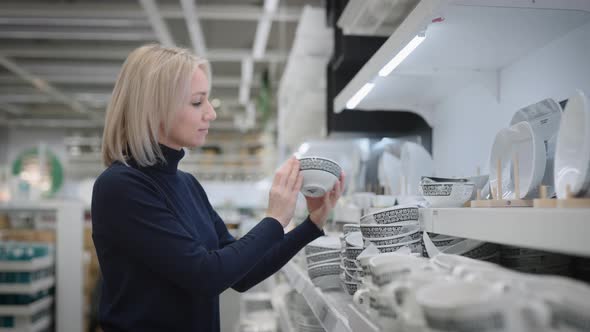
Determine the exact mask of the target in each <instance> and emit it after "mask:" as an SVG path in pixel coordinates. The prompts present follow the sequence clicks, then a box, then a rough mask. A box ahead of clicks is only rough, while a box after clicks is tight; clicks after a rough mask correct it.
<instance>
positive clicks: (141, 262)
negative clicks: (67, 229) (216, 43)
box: [92, 45, 342, 332]
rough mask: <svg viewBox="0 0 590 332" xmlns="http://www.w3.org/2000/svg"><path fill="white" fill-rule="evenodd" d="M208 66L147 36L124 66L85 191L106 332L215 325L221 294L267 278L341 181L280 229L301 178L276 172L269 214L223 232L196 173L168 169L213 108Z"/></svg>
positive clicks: (320, 217) (315, 223)
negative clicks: (99, 162)
mask: <svg viewBox="0 0 590 332" xmlns="http://www.w3.org/2000/svg"><path fill="white" fill-rule="evenodd" d="M209 79H210V78H209V65H208V63H207V62H206V61H205V60H203V59H200V58H198V57H196V56H194V55H192V54H191V53H190V52H189V51H187V50H184V49H179V48H165V47H161V46H159V45H147V46H143V47H140V48H138V49H136V50H135V51H133V52H132V53H131V54H130V55H129V57H128V58H127V60H126V61H125V63H124V64H123V68H122V69H121V73H120V74H119V77H118V79H117V82H116V84H115V88H114V91H113V96H112V100H111V103H110V104H109V107H108V109H107V114H106V121H105V128H104V134H103V159H104V162H105V164H106V165H107V167H108V168H107V169H106V170H105V171H104V172H103V173H102V174H101V175H100V176H99V177H98V179H97V180H96V182H95V185H94V190H93V196H92V226H93V239H94V244H95V246H96V251H97V254H98V259H99V262H100V267H101V272H102V275H103V279H104V280H103V290H102V298H101V301H100V309H99V311H100V312H99V320H100V323H101V326H102V328H103V329H104V331H106V332H109V331H141V332H146V331H219V294H220V293H221V292H223V291H224V290H226V289H227V288H230V287H231V288H233V289H235V290H237V291H240V292H243V291H245V290H247V289H249V288H250V287H252V286H254V285H256V284H257V283H258V282H260V281H262V280H264V279H266V278H267V277H269V276H270V275H272V274H273V273H275V272H276V271H277V270H279V269H280V268H281V267H282V266H283V265H284V264H285V263H287V262H288V261H289V259H291V258H292V257H293V255H295V254H296V253H297V252H298V251H299V250H300V249H301V248H303V247H304V246H305V245H306V244H307V243H309V242H310V241H312V240H314V239H315V238H317V237H319V236H321V235H323V231H322V227H323V225H324V223H325V222H326V219H327V217H328V214H329V213H330V211H331V210H332V209H333V207H334V205H335V203H336V201H337V200H338V198H339V197H340V195H341V187H342V186H341V184H340V183H341V182H342V177H341V178H340V181H339V182H338V183H337V184H336V186H335V187H334V190H333V191H332V192H331V193H329V194H327V195H326V196H324V197H323V198H319V199H307V206H308V210H309V211H310V216H309V217H308V218H307V219H306V220H305V221H304V222H303V223H302V224H301V225H299V226H297V227H296V228H295V229H294V230H292V231H291V232H289V233H288V234H284V232H283V228H284V227H286V226H287V225H288V224H289V222H290V220H291V218H292V217H293V213H294V209H295V202H296V199H297V194H298V192H299V190H300V188H301V183H302V175H301V173H299V162H298V161H297V160H296V159H295V158H291V159H289V160H288V161H287V162H286V163H285V164H283V165H282V166H281V167H280V169H279V170H278V171H277V173H276V175H275V177H274V180H273V184H272V187H271V190H270V195H269V205H268V210H267V212H266V215H267V217H266V218H264V219H262V221H260V223H259V224H258V225H257V226H256V227H254V228H253V229H252V230H251V231H250V232H249V233H248V234H246V235H245V236H244V237H242V238H241V239H240V240H237V241H236V240H235V239H234V238H233V237H232V236H231V235H230V234H229V233H228V231H227V228H226V227H225V224H224V223H223V221H222V220H221V218H220V217H219V215H218V214H217V213H216V212H215V211H214V210H213V208H212V207H211V204H210V203H209V201H208V199H207V195H206V193H205V191H204V190H203V188H202V187H201V185H200V184H199V182H198V181H197V179H195V178H194V177H193V176H192V175H190V174H188V173H185V172H182V171H180V170H178V169H177V166H178V162H179V161H180V159H181V158H182V157H183V156H184V151H183V149H182V148H183V147H190V148H193V147H198V146H202V145H203V144H204V143H205V139H206V136H207V133H208V128H209V125H210V123H211V121H213V120H215V117H216V114H215V111H214V110H213V108H212V107H211V105H210V104H209V101H208V99H207V98H208V96H209V87H210V83H209Z"/></svg>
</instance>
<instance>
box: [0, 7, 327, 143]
mask: <svg viewBox="0 0 590 332" xmlns="http://www.w3.org/2000/svg"><path fill="white" fill-rule="evenodd" d="M305 5H313V6H322V3H321V1H320V0H277V1H272V0H258V1H253V0H197V1H194V0H19V1H2V2H0V123H2V124H4V125H10V126H12V125H20V126H63V127H72V128H84V127H94V128H96V127H100V126H101V124H102V121H101V119H102V118H104V110H105V108H106V105H107V104H108V101H109V99H110V94H111V91H112V89H113V86H114V82H115V79H116V77H117V74H118V72H119V69H120V67H121V64H122V63H123V61H124V60H125V57H126V56H127V54H128V53H129V52H130V51H131V50H133V49H134V48H136V47H138V46H140V45H142V44H145V43H150V42H159V43H161V44H164V45H176V46H181V47H187V48H190V49H193V50H195V51H196V53H198V54H203V53H204V54H205V56H206V57H207V58H208V59H209V60H210V62H211V64H212V71H213V80H212V83H213V89H212V93H211V97H212V99H213V98H217V99H219V101H220V106H219V107H218V114H219V117H218V121H216V123H217V124H214V125H213V126H214V127H215V126H217V127H218V129H220V130H228V131H232V130H237V129H236V128H235V126H234V125H233V123H234V116H235V115H236V114H240V113H245V112H246V111H245V109H246V107H245V105H247V104H248V103H251V102H254V101H255V100H256V99H257V96H258V93H259V87H260V80H261V76H262V73H263V72H265V71H266V72H268V74H269V78H270V82H271V87H273V88H276V87H277V85H278V81H279V80H280V77H281V75H282V72H283V70H284V67H285V62H286V59H287V56H288V54H289V50H290V48H291V44H292V42H293V39H294V35H295V30H296V27H297V23H298V19H299V14H300V13H301V10H302V8H303V6H305ZM49 120H51V121H49ZM242 130H243V128H242Z"/></svg>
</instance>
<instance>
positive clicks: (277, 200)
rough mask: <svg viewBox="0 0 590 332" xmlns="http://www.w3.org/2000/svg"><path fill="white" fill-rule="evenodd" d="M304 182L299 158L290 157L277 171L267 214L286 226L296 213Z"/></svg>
mask: <svg viewBox="0 0 590 332" xmlns="http://www.w3.org/2000/svg"><path fill="white" fill-rule="evenodd" d="M302 184H303V175H302V174H301V173H300V172H299V160H297V158H295V157H291V158H289V159H288V160H287V161H286V162H285V163H284V164H283V165H282V166H281V167H280V168H279V170H278V171H277V173H276V174H275V177H274V180H273V181H272V187H271V188H270V194H269V198H268V210H266V215H267V216H269V217H272V218H275V219H276V220H278V221H279V222H280V223H281V225H282V226H283V228H284V227H286V226H287V225H288V224H289V222H290V221H291V219H292V218H293V215H294V214H295V204H296V203H297V195H298V194H299V190H301V186H302Z"/></svg>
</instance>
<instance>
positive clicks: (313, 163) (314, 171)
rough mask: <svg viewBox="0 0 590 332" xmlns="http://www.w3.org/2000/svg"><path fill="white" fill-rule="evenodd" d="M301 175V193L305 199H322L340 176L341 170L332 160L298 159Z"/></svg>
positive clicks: (317, 158) (318, 158)
mask: <svg viewBox="0 0 590 332" xmlns="http://www.w3.org/2000/svg"><path fill="white" fill-rule="evenodd" d="M299 169H300V170H301V174H302V175H303V186H302V188H301V192H302V193H303V195H305V196H307V197H322V196H324V195H325V194H326V193H327V192H329V191H330V190H332V188H333V187H334V185H335V184H336V181H338V178H340V175H341V174H342V168H341V167H340V165H338V163H336V162H335V161H333V160H330V159H326V158H321V157H304V158H301V159H299Z"/></svg>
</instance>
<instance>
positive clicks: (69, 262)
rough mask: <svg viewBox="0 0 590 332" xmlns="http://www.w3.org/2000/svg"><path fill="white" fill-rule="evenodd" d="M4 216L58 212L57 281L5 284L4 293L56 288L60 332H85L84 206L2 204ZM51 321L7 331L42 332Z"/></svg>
mask: <svg viewBox="0 0 590 332" xmlns="http://www.w3.org/2000/svg"><path fill="white" fill-rule="evenodd" d="M0 212H6V213H14V212H54V213H55V215H56V224H55V232H56V243H55V278H53V277H51V278H46V279H43V280H40V281H38V282H35V283H32V284H28V285H16V284H15V285H9V284H4V285H2V286H1V287H0V292H6V291H10V292H14V291H17V292H19V291H24V292H25V293H27V292H31V293H32V292H36V291H38V290H42V289H47V288H49V287H51V286H52V285H54V284H55V286H56V290H55V302H56V308H55V319H56V331H60V332H61V331H63V332H78V331H82V330H83V327H82V318H83V312H82V310H83V308H84V306H83V267H82V263H83V257H82V253H83V243H82V242H83V238H84V237H83V235H84V233H83V231H84V222H83V221H84V204H83V203H81V202H73V201H38V202H8V203H1V204H0ZM42 263H43V262H42ZM45 263H47V262H45ZM32 264H41V263H38V262H37V263H32ZM15 287H16V289H15ZM51 320H52V318H51V317H46V318H43V319H41V320H39V321H37V322H36V323H35V324H32V325H31V326H28V327H26V328H25V329H24V330H21V329H20V327H19V329H7V330H6V331H39V330H41V329H43V328H44V327H46V326H48V325H49V324H50V323H51ZM0 331H5V330H2V329H0Z"/></svg>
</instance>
